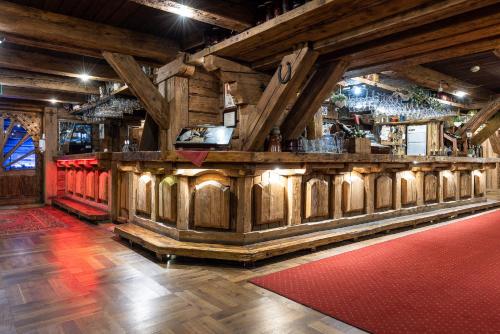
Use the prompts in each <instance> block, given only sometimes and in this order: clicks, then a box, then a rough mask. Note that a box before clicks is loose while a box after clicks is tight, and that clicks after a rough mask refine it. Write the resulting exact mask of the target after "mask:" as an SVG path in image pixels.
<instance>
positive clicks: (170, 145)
mask: <svg viewBox="0 0 500 334" xmlns="http://www.w3.org/2000/svg"><path fill="white" fill-rule="evenodd" d="M188 83H189V79H188V78H183V77H179V76H174V77H171V78H169V79H167V80H166V81H164V82H162V83H160V84H159V86H158V88H159V89H160V93H161V94H162V95H164V96H165V97H166V99H167V102H168V113H169V115H170V118H169V123H170V124H169V126H168V129H167V130H163V129H160V151H166V150H173V149H174V144H175V139H176V138H177V136H178V135H179V133H180V131H181V129H182V128H184V127H186V126H188V122H189V108H188V106H189V92H188ZM165 135H166V137H165ZM164 145H166V146H164Z"/></svg>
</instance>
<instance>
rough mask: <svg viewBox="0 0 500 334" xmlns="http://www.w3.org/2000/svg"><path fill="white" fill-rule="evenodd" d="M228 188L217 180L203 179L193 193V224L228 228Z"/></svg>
mask: <svg viewBox="0 0 500 334" xmlns="http://www.w3.org/2000/svg"><path fill="white" fill-rule="evenodd" d="M229 203H230V189H229V187H227V186H225V185H223V184H221V183H220V182H218V181H205V182H203V183H201V184H199V185H197V186H196V190H195V193H194V226H195V227H207V228H220V229H229V227H230V221H229Z"/></svg>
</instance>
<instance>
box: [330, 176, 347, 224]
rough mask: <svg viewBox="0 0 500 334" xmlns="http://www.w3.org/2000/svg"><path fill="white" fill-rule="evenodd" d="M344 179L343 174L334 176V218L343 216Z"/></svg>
mask: <svg viewBox="0 0 500 334" xmlns="http://www.w3.org/2000/svg"><path fill="white" fill-rule="evenodd" d="M343 180H344V176H343V175H335V177H334V181H333V182H334V188H333V192H334V195H333V196H332V199H333V204H332V206H333V218H334V219H338V218H342V181H343Z"/></svg>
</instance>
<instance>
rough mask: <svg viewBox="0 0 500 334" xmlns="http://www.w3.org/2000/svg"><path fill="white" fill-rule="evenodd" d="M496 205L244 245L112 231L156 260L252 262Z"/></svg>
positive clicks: (132, 229)
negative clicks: (174, 258)
mask: <svg viewBox="0 0 500 334" xmlns="http://www.w3.org/2000/svg"><path fill="white" fill-rule="evenodd" d="M498 207H500V201H493V200H488V201H486V202H481V203H475V204H468V205H463V206H459V207H454V208H449V209H441V210H435V211H431V212H426V213H420V214H415V215H408V216H403V217H397V218H390V219H384V220H380V221H375V222H370V223H365V224H359V225H354V226H348V227H342V228H336V229H331V230H327V231H321V232H314V233H308V234H303V235H298V236H293V237H288V238H282V239H277V240H272V241H266V242H260V243H256V244H252V245H245V246H235V245H222V244H207V243H196V242H184V241H178V240H175V239H172V238H169V237H166V236H164V235H161V234H159V233H155V232H152V231H150V230H148V229H145V228H143V227H140V226H137V225H135V224H130V223H129V224H124V225H120V226H116V227H115V233H116V234H117V235H118V236H120V237H121V238H124V239H127V240H129V241H130V243H131V244H134V243H135V244H139V245H141V246H143V247H144V248H146V249H148V250H151V251H153V252H154V253H156V256H157V257H158V258H159V259H160V260H162V259H163V258H164V256H167V255H180V256H188V257H195V258H210V259H220V260H230V261H239V262H255V261H258V260H262V259H265V258H269V257H273V256H278V255H282V254H286V253H291V252H296V251H299V250H304V249H311V250H314V249H316V247H319V246H324V245H328V244H332V243H336V242H340V241H344V240H351V239H357V238H359V237H363V236H367V235H371V234H376V233H379V232H383V231H390V230H393V229H397V228H401V227H406V226H416V225H418V224H423V223H429V222H438V221H440V220H442V219H448V218H453V217H457V216H458V215H463V214H472V213H475V212H478V211H483V210H489V209H493V208H498Z"/></svg>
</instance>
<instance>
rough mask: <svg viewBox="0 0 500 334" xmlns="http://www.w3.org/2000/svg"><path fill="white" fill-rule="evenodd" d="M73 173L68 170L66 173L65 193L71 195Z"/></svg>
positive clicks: (73, 180)
mask: <svg viewBox="0 0 500 334" xmlns="http://www.w3.org/2000/svg"><path fill="white" fill-rule="evenodd" d="M75 177H76V176H75V171H74V170H72V169H70V170H68V172H67V173H66V191H67V192H69V193H71V194H73V193H74V192H75Z"/></svg>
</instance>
